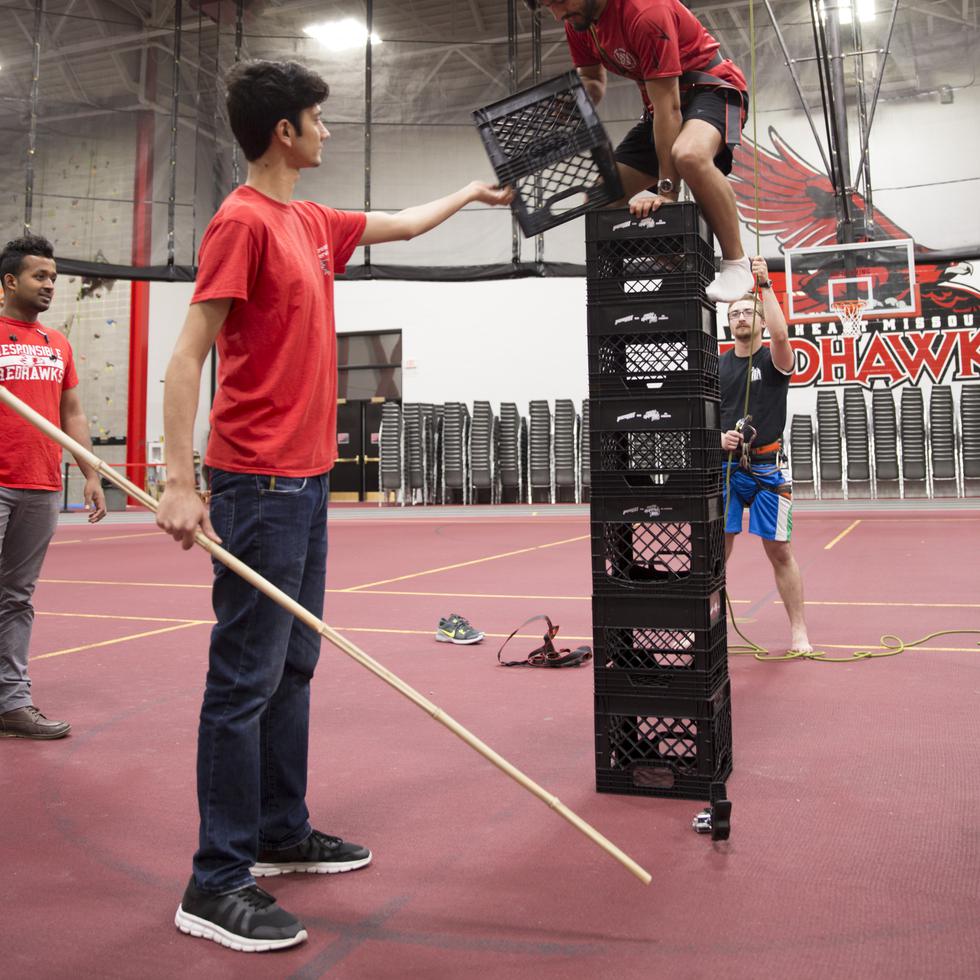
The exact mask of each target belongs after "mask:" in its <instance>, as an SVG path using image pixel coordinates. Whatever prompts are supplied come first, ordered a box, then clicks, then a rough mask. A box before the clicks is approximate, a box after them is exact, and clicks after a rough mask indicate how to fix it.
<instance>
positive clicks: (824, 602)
mask: <svg viewBox="0 0 980 980" xmlns="http://www.w3.org/2000/svg"><path fill="white" fill-rule="evenodd" d="M773 601H774V602H775V604H776V605H777V606H781V605H782V604H783V601H782V599H774V600H773ZM806 605H808V606H895V607H898V608H902V607H905V606H908V607H914V608H916V609H980V602H858V601H855V600H847V601H840V602H837V601H834V600H832V599H807V600H806Z"/></svg>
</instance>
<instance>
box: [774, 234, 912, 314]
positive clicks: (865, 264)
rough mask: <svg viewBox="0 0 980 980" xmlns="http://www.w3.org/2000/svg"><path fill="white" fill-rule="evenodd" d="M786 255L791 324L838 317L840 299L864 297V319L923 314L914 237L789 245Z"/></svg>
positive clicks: (787, 305) (788, 306)
mask: <svg viewBox="0 0 980 980" xmlns="http://www.w3.org/2000/svg"><path fill="white" fill-rule="evenodd" d="M785 258H786V319H787V320H788V321H789V322H790V323H801V322H807V321H811V320H836V319H837V313H836V312H835V311H834V308H833V305H834V303H838V302H840V301H841V300H858V299H859V300H864V302H865V304H866V305H865V308H864V319H865V320H869V319H874V318H878V319H880V318H882V317H892V316H915V315H916V314H917V313H918V312H919V293H918V289H917V288H916V283H915V243H914V242H913V241H912V239H911V238H900V239H893V240H889V241H881V242H854V243H852V244H847V245H821V246H819V247H816V248H788V249H786V252H785Z"/></svg>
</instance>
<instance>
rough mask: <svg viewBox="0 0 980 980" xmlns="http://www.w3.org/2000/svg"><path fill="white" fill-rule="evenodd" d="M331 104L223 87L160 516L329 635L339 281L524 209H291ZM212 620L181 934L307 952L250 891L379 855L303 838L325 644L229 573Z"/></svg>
mask: <svg viewBox="0 0 980 980" xmlns="http://www.w3.org/2000/svg"><path fill="white" fill-rule="evenodd" d="M327 93H328V87H327V85H326V83H325V82H324V81H323V79H321V78H320V77H319V75H317V74H315V73H314V72H312V71H310V70H308V69H307V68H305V67H303V66H302V65H299V64H297V63H295V62H268V61H252V62H243V63H241V64H239V65H236V66H235V67H234V68H233V69H232V71H231V73H230V75H229V78H228V114H229V119H230V121H231V128H232V131H233V133H234V134H235V138H236V139H237V140H238V143H239V144H240V146H241V148H242V151H243V153H244V155H245V157H246V159H247V160H248V161H249V163H248V177H247V180H246V182H245V184H244V185H243V186H241V187H239V188H237V189H236V190H235V191H233V192H232V193H231V194H230V195H229V196H228V197H227V198H226V199H225V201H224V203H223V204H222V205H221V207H220V209H219V210H218V213H217V214H216V215H215V217H214V218H213V220H212V221H211V223H210V225H209V226H208V229H207V231H206V233H205V235H204V237H203V239H202V240H201V251H200V256H199V268H198V275H197V285H196V288H195V291H194V297H193V299H192V301H191V307H190V310H189V312H188V314H187V319H186V321H185V324H184V328H183V331H182V333H181V335H180V337H179V339H178V341H177V345H176V348H175V350H174V353H173V356H172V358H171V361H170V365H169V367H168V369H167V375H166V385H165V389H164V427H165V437H166V443H167V487H166V490H165V492H164V494H163V496H162V498H161V499H160V506H159V510H158V514H157V523H158V524H159V525H160V527H162V528H163V529H164V530H166V531H167V532H169V533H170V534H172V535H173V537H174V538H175V539H177V540H178V541H180V542H181V543H182V544H183V546H184V548H190V547H191V545H192V544H193V540H194V534H195V532H196V531H198V530H201V531H203V532H204V533H205V534H207V535H208V536H209V537H210V538H211V539H212V540H214V541H216V542H223V544H224V547H225V548H226V549H227V550H228V551H230V552H231V553H232V554H234V555H235V556H236V557H238V558H240V559H241V560H242V561H244V562H245V563H246V564H248V565H250V566H251V567H252V568H253V569H255V571H257V572H259V574H261V575H263V576H264V577H265V578H267V579H268V580H269V581H271V582H272V583H273V584H274V585H276V586H278V587H279V588H280V589H281V590H282V591H283V592H285V593H286V594H287V595H289V596H290V597H291V598H293V599H295V600H296V601H297V602H299V603H300V604H301V605H303V606H305V607H306V608H307V609H308V610H310V612H312V613H313V614H314V615H315V616H317V617H318V618H322V614H323V596H324V589H325V584H326V556H327V534H326V519H327V498H328V478H329V471H330V469H331V467H332V466H333V464H334V462H335V460H336V458H337V425H336V411H337V343H336V334H335V331H334V304H333V286H334V276H335V275H336V274H337V273H339V272H343V270H344V268H345V266H346V264H347V260H348V259H349V258H350V256H351V254H352V253H353V251H354V249H355V248H356V247H357V246H358V245H373V244H377V243H380V242H390V241H401V240H406V239H410V238H414V237H415V236H416V235H421V234H423V233H425V232H427V231H429V230H431V229H432V228H435V227H436V226H437V225H439V224H441V223H442V222H443V221H445V220H446V219H447V218H449V217H451V216H452V215H453V214H455V213H456V212H457V211H459V210H460V209H462V208H463V207H465V206H466V205H467V204H471V203H482V204H489V205H506V204H508V203H509V202H510V200H511V198H512V191H510V190H500V189H497V188H494V187H491V186H489V185H487V184H481V183H477V182H474V183H471V184H469V185H467V186H466V187H464V188H462V189H461V190H459V191H456V192H455V193H454V194H450V195H448V196H447V197H444V198H440V199H439V200H436V201H431V202H430V203H428V204H423V205H420V206H418V207H413V208H408V209H407V210H405V211H401V212H399V213H398V214H384V213H380V212H371V213H368V214H363V213H355V212H345V211H335V210H333V209H332V208H328V207H324V206H322V205H320V204H314V203H312V202H310V201H294V200H293V191H294V188H295V185H296V181H297V180H298V178H299V176H300V171H302V170H304V169H307V168H309V167H317V166H319V164H320V156H321V152H322V149H323V143H324V141H325V140H326V139H327V137H328V136H329V135H330V134H329V133H328V132H327V129H326V127H325V126H324V124H323V122H322V120H321V118H320V104H321V103H322V102H323V101H324V99H326V97H327ZM212 344H216V346H217V351H218V390H217V394H216V395H215V399H214V404H213V406H212V410H211V436H210V439H209V442H208V449H207V455H206V457H205V459H206V462H207V464H208V466H209V467H210V469H211V474H212V475H211V500H210V513H209V512H208V510H206V509H205V507H204V505H203V504H202V502H201V499H200V498H199V496H198V495H197V493H196V492H195V489H194V471H193V464H192V445H191V441H192V430H193V424H194V418H195V416H196V414H197V401H198V389H199V385H200V378H201V370H202V367H203V364H204V360H205V358H206V357H207V355H208V352H209V351H210V350H211V345H212ZM213 603H214V610H215V614H216V617H217V624H216V626H215V627H214V630H213V631H212V634H211V650H210V659H209V669H208V675H207V684H206V688H205V693H204V704H203V706H202V709H201V720H200V729H199V735H198V764H197V785H198V805H199V808H200V817H201V822H200V840H199V846H198V850H197V853H196V854H195V856H194V871H193V875H192V877H191V880H190V882H189V884H188V886H187V889H186V891H185V892H184V896H183V899H182V900H181V904H180V907H179V908H178V910H177V916H176V925H177V926H178V928H179V929H180V930H181V931H183V932H185V933H189V934H190V935H193V936H199V937H202V938H205V939H211V940H214V941H215V942H218V943H221V944H222V945H225V946H230V947H231V948H233V949H239V950H248V951H255V952H261V951H265V950H270V949H277V948H280V947H283V946H292V945H295V944H296V943H300V942H302V941H303V940H305V939H306V935H307V934H306V931H305V930H304V929H303V927H302V925H301V924H300V922H299V921H298V920H297V919H296V918H295V917H294V916H293V915H291V914H290V913H288V912H286V911H285V910H284V909H282V908H281V907H280V906H279V905H278V904H277V903H276V901H275V899H274V898H273V897H272V896H271V895H269V894H268V893H267V892H265V891H263V890H262V889H261V888H259V887H258V886H257V885H256V884H255V880H254V878H255V877H263V876H275V875H280V874H287V873H289V872H293V871H299V872H313V873H319V874H329V873H334V872H341V871H352V870H354V869H356V868H361V867H364V866H365V865H366V864H368V863H369V862H370V861H371V852H370V851H369V850H368V849H367V848H365V847H362V846H361V845H359V844H352V843H349V842H347V841H344V840H342V839H341V838H340V837H336V836H332V835H328V834H324V833H321V832H320V831H319V830H314V829H313V827H312V825H311V824H310V819H309V811H308V810H307V807H306V782H307V745H308V736H309V700H310V680H311V678H312V676H313V671H314V668H315V666H316V662H317V658H318V656H319V650H320V637H319V635H318V634H317V633H315V632H314V631H313V630H311V629H310V628H309V627H308V626H304V625H303V624H302V623H300V622H299V621H298V620H294V619H293V617H292V616H291V615H290V614H289V613H288V612H286V611H285V610H284V609H283V608H282V607H281V606H279V605H277V604H276V603H274V602H272V601H271V600H269V599H268V598H266V597H264V596H262V595H261V594H260V593H259V592H257V591H256V590H255V589H254V588H252V586H250V585H248V584H246V583H245V582H244V581H243V580H242V579H240V578H239V577H238V576H237V575H235V574H234V573H233V572H231V571H229V570H228V569H227V568H225V567H224V566H223V565H216V567H215V580H214V588H213Z"/></svg>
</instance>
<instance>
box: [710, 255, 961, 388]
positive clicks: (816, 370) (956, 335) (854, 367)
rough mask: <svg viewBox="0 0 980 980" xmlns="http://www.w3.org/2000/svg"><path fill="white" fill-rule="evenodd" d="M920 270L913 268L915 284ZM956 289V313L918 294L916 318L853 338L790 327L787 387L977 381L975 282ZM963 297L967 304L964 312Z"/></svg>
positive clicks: (872, 327) (885, 322)
mask: <svg viewBox="0 0 980 980" xmlns="http://www.w3.org/2000/svg"><path fill="white" fill-rule="evenodd" d="M961 264H963V263H961ZM921 268H922V266H921V265H917V266H916V277H917V278H918V274H919V270H920V269H921ZM971 273H972V269H971ZM772 279H773V286H774V287H775V288H776V290H777V292H778V293H779V295H780V298H782V297H783V288H784V283H783V277H782V276H781V275H780V274H778V273H774V274H773V277H772ZM961 288H962V290H963V292H962V295H961V297H960V298H959V301H958V303H957V307H958V312H955V313H951V312H949V311H948V310H947V309H944V308H943V307H942V306H940V305H939V304H938V303H936V302H935V301H933V300H932V299H930V298H929V297H927V296H926V295H925V293H924V291H923V296H922V314H921V315H920V316H917V317H895V318H894V319H889V318H885V319H874V320H868V321H866V322H865V324H864V327H863V333H862V334H861V336H859V337H845V336H842V334H843V329H842V327H841V324H840V322H839V321H838V320H836V319H834V320H831V321H827V322H821V321H816V322H812V323H791V324H790V325H789V330H790V342H791V343H792V345H793V349H794V350H795V351H796V373H795V374H794V376H793V381H792V384H793V385H794V386H796V387H807V386H810V385H845V384H858V385H862V386H864V387H866V388H872V387H882V386H883V387H888V388H890V387H895V386H897V385H901V384H920V383H921V382H928V383H932V384H949V383H951V382H957V381H971V380H977V379H980V277H978V281H977V283H976V285H975V286H974V285H973V284H972V283H968V282H964V283H963V284H962V287H961ZM967 288H969V290H970V292H967ZM968 296H970V297H972V303H973V308H972V309H969V310H968V309H965V307H966V306H967V302H966V299H967V297H968ZM718 320H719V339H720V348H721V351H722V352H723V353H724V352H725V351H727V350H730V349H731V347H732V344H731V331H730V330H729V329H728V325H727V323H726V322H725V321H726V317H725V315H724V313H723V312H722V311H719V317H718Z"/></svg>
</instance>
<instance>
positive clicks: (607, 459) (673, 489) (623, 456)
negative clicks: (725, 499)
mask: <svg viewBox="0 0 980 980" xmlns="http://www.w3.org/2000/svg"><path fill="white" fill-rule="evenodd" d="M589 447H590V452H589V467H590V473H591V486H592V489H593V491H594V492H595V493H600V494H617V493H618V494H623V493H649V492H650V491H653V492H655V493H657V494H663V495H665V496H671V497H673V496H679V495H680V496H692V495H697V496H710V495H712V494H718V493H721V492H722V487H723V485H724V471H723V469H722V463H723V460H724V453H723V452H722V448H721V433H720V430H718V429H667V430H665V431H661V432H628V431H624V430H613V431H599V432H596V431H590V432H589Z"/></svg>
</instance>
